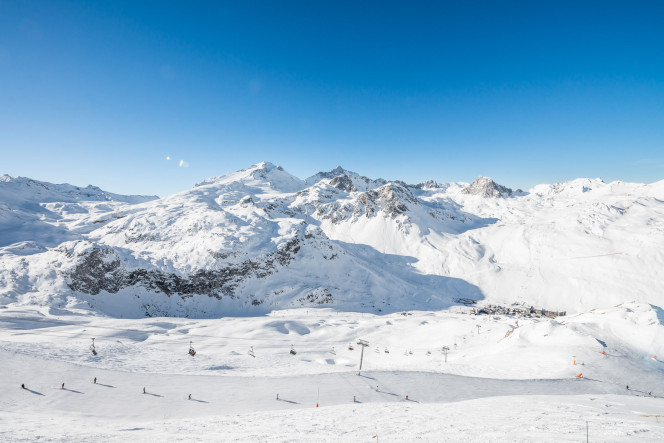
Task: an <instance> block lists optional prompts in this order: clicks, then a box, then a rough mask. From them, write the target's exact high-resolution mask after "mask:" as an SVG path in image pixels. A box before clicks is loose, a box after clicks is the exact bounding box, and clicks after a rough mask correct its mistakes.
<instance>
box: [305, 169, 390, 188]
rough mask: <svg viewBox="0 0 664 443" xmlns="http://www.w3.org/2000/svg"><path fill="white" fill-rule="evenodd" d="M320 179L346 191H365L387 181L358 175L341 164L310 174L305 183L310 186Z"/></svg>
mask: <svg viewBox="0 0 664 443" xmlns="http://www.w3.org/2000/svg"><path fill="white" fill-rule="evenodd" d="M322 180H324V181H326V182H328V183H329V184H330V185H331V186H334V187H335V188H337V189H340V190H343V191H346V192H356V191H359V192H365V191H368V190H371V189H376V188H378V187H380V186H383V185H384V184H386V183H388V181H387V180H384V179H382V178H378V179H371V178H369V177H365V176H364V175H360V174H358V173H357V172H353V171H348V170H346V169H344V168H342V167H341V166H337V167H336V168H334V169H332V170H331V171H327V172H319V173H317V174H315V175H312V176H311V177H309V178H307V179H306V180H305V183H306V184H307V185H308V186H311V185H313V184H316V183H318V182H320V181H322Z"/></svg>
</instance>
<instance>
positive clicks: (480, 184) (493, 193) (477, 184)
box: [461, 176, 512, 198]
mask: <svg viewBox="0 0 664 443" xmlns="http://www.w3.org/2000/svg"><path fill="white" fill-rule="evenodd" d="M461 192H463V193H464V194H469V195H479V196H480V197H484V198H501V197H502V198H504V197H509V196H511V195H512V190H511V189H510V188H507V187H505V186H502V185H499V184H497V183H496V182H494V181H493V180H491V179H490V178H489V177H482V176H479V177H477V178H476V179H475V181H473V182H472V183H471V184H470V185H469V186H468V187H466V188H464V189H463V190H462V191H461Z"/></svg>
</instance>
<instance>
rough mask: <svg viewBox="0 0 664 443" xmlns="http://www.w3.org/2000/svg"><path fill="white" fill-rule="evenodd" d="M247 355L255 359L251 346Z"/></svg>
mask: <svg viewBox="0 0 664 443" xmlns="http://www.w3.org/2000/svg"><path fill="white" fill-rule="evenodd" d="M248 354H249V355H251V356H252V357H254V358H256V354H254V347H253V346H251V347H250V348H249V352H248Z"/></svg>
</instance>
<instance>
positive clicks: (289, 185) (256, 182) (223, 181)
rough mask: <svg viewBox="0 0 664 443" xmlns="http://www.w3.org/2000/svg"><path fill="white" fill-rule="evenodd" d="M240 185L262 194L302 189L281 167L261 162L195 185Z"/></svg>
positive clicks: (302, 184) (296, 180) (297, 180)
mask: <svg viewBox="0 0 664 443" xmlns="http://www.w3.org/2000/svg"><path fill="white" fill-rule="evenodd" d="M233 183H240V184H242V185H245V186H249V187H253V188H259V189H262V190H263V191H264V192H274V191H278V192H288V193H290V192H297V191H300V190H302V189H303V188H304V186H305V185H304V182H302V180H300V179H299V178H297V177H295V176H293V175H291V174H289V173H288V172H286V171H285V170H284V168H282V167H281V166H277V165H275V164H273V163H270V162H267V161H263V162H260V163H257V164H255V165H252V166H250V167H249V168H247V169H241V170H239V171H236V172H231V173H230V174H225V175H220V176H217V177H211V178H208V179H205V180H203V181H202V182H200V183H197V184H196V187H198V186H207V185H231V184H233Z"/></svg>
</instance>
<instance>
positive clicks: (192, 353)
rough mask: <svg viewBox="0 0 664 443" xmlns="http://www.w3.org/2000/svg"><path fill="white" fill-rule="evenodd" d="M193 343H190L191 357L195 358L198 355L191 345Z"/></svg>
mask: <svg viewBox="0 0 664 443" xmlns="http://www.w3.org/2000/svg"><path fill="white" fill-rule="evenodd" d="M191 343H192V342H191V341H190V342H189V355H191V356H192V357H193V356H194V355H196V351H195V350H194V347H193V346H192V345H191Z"/></svg>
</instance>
